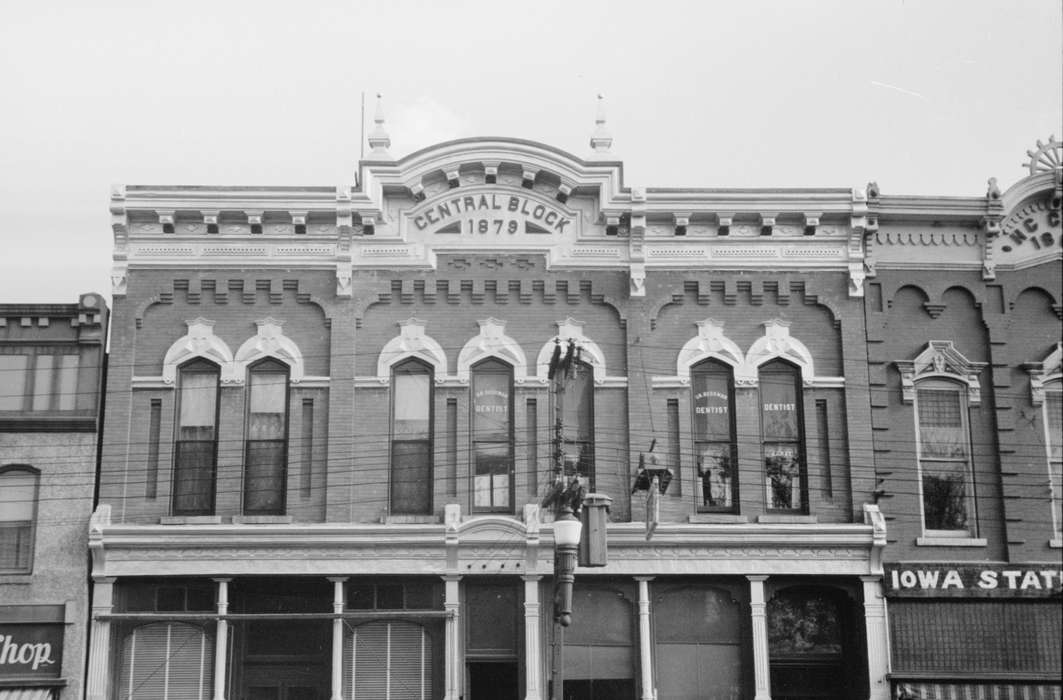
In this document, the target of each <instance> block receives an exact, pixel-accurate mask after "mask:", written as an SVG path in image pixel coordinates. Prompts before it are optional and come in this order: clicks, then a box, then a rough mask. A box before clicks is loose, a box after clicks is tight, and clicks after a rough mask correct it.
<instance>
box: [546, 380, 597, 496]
mask: <svg viewBox="0 0 1063 700" xmlns="http://www.w3.org/2000/svg"><path fill="white" fill-rule="evenodd" d="M553 389H554V391H553V400H554V419H555V421H560V422H561V433H560V438H561V439H560V442H561V444H560V445H559V446H560V448H561V451H562V452H563V453H564V456H565V474H566V475H567V476H575V475H577V474H578V475H579V476H580V477H582V479H583V483H584V485H585V486H586V487H587V489H588V490H590V491H594V370H593V369H592V368H591V366H590V365H589V364H587V363H585V362H573V363H572V365H571V367H569V368H568V369H564V370H560V371H558V373H557V374H556V375H555V376H554V383H553Z"/></svg>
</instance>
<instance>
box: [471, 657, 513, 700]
mask: <svg viewBox="0 0 1063 700" xmlns="http://www.w3.org/2000/svg"><path fill="white" fill-rule="evenodd" d="M468 691H469V692H468V694H467V697H468V700H518V699H519V697H520V679H519V675H518V666H517V662H516V661H470V662H469V688H468Z"/></svg>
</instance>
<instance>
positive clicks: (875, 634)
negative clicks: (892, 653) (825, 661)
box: [860, 576, 890, 700]
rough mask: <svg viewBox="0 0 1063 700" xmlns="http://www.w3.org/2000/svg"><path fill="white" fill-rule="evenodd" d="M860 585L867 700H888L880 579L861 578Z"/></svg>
mask: <svg viewBox="0 0 1063 700" xmlns="http://www.w3.org/2000/svg"><path fill="white" fill-rule="evenodd" d="M860 580H861V581H863V582H864V627H865V629H866V630H867V677H868V684H869V688H870V689H869V692H868V700H889V697H890V684H889V680H887V678H886V674H887V673H889V670H890V667H889V632H888V630H887V628H886V597H885V595H883V591H882V577H880V576H861V577H860Z"/></svg>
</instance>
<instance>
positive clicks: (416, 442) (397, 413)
mask: <svg viewBox="0 0 1063 700" xmlns="http://www.w3.org/2000/svg"><path fill="white" fill-rule="evenodd" d="M432 483H433V481H432V369H431V367H429V366H428V365H426V364H424V363H422V362H419V361H417V360H406V361H405V362H402V363H400V364H397V365H395V367H394V368H393V370H392V373H391V512H392V513H420V514H426V513H431V512H432Z"/></svg>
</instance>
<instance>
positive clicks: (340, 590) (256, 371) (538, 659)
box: [88, 118, 1058, 700]
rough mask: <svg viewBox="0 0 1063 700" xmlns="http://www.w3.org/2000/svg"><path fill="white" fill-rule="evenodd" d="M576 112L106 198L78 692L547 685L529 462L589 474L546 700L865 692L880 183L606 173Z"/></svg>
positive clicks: (875, 637) (883, 665)
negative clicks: (587, 504)
mask: <svg viewBox="0 0 1063 700" xmlns="http://www.w3.org/2000/svg"><path fill="white" fill-rule="evenodd" d="M599 127H600V128H599V131H598V132H596V134H595V136H594V137H592V141H591V143H592V147H593V152H592V154H591V156H590V157H589V158H587V159H579V158H576V157H574V156H572V155H569V154H567V153H564V152H561V151H558V150H556V149H553V148H551V147H548V146H544V145H541V144H537V143H532V142H527V141H520V140H514V139H497V138H492V139H468V140H461V141H454V142H449V143H444V144H440V145H438V146H434V147H431V148H427V149H424V150H422V151H418V152H416V153H413V154H411V155H409V156H406V157H405V158H402V159H401V160H394V159H392V158H391V156H390V154H389V153H388V150H387V148H388V145H389V144H388V139H387V136H386V134H385V133H384V132H383V120H382V119H380V118H378V122H377V130H376V131H375V132H374V133H373V134H372V135H371V136H370V145H372V146H373V152H372V153H371V154H370V158H369V160H367V161H364V162H363V163H362V164H361V165H360V169H359V185H358V186H356V187H339V188H294V187H269V188H253V187H146V186H129V187H124V188H117V189H116V190H115V191H114V193H113V195H112V202H111V210H112V213H113V216H114V222H113V223H114V229H115V271H114V285H115V286H114V294H115V299H114V318H115V323H114V324H113V337H112V360H111V367H112V369H111V371H110V373H109V378H108V415H107V425H106V429H105V433H104V445H103V465H102V472H101V481H100V507H99V508H98V510H97V512H96V514H95V516H94V519H93V523H92V525H91V532H90V547H91V549H92V552H93V580H94V590H95V594H94V608H93V609H94V618H93V638H92V639H93V642H92V654H91V661H90V672H89V682H88V696H89V697H90V698H92V699H93V700H103V699H104V698H107V700H111V699H119V698H120V699H123V700H124V699H126V698H138V697H148V696H150V697H155V696H157V694H158V693H159V692H161V691H159V688H167V689H169V690H168V692H170V693H172V695H171V697H177V696H180V697H185V696H186V695H185V694H188V696H189V697H199V696H204V697H205V696H207V695H211V694H212V695H213V697H214V698H215V700H221V699H222V698H232V699H234V700H236V699H238V698H239V699H241V700H243V699H246V700H260V699H262V698H270V699H275V700H305V699H310V698H313V699H315V700H316V699H324V698H331V699H332V700H339V698H353V697H356V698H364V697H373V698H445V700H458V698H464V700H480V699H481V698H485V697H489V698H496V699H501V700H505V699H507V698H518V697H520V698H526V699H527V700H538V699H540V698H545V697H547V695H548V692H549V685H548V677H549V675H550V671H551V667H552V664H553V659H554V658H555V656H554V655H552V654H551V646H550V645H551V640H552V628H551V624H550V620H551V618H552V604H551V598H552V596H551V589H552V580H551V579H552V565H551V562H552V559H553V532H554V528H553V525H552V523H551V520H552V516H551V514H549V513H547V512H545V511H540V508H539V505H538V504H539V503H540V502H541V501H542V499H543V497H544V495H545V494H546V493H547V491H548V489H549V487H550V485H551V484H552V483H553V479H554V468H555V465H556V464H558V463H559V462H562V463H563V464H564V469H565V471H567V472H568V473H570V474H576V473H578V474H580V475H581V476H582V477H583V478H584V480H585V481H586V482H587V483H588V484H589V486H590V487H591V488H592V489H593V490H594V491H596V492H598V493H603V494H606V495H608V496H610V497H611V498H612V499H613V500H612V509H611V522H610V524H609V527H608V537H609V563H608V565H607V566H605V567H602V568H581V569H580V570H579V572H578V574H577V577H576V580H577V582H576V604H575V622H574V624H573V625H572V627H571V628H569V631H568V633H567V637H566V638H565V643H564V651H565V654H564V659H565V660H564V662H563V666H564V671H565V672H564V676H565V692H566V697H572V698H588V699H589V698H599V699H601V698H643V699H646V700H649V699H651V698H654V697H658V698H660V699H661V700H664V699H665V698H672V699H678V698H705V697H710V698H733V697H743V698H756V699H757V700H764V699H765V698H769V697H774V698H776V699H777V700H782V698H798V697H813V696H814V697H833V698H839V699H842V698H844V699H849V698H855V697H870V698H876V699H885V698H887V697H889V695H890V682H889V679H888V676H887V674H888V671H889V669H888V660H887V659H888V641H887V640H888V637H887V631H886V609H885V604H884V599H883V587H882V567H881V560H882V554H883V550H884V548H885V545H886V528H885V522H884V520H883V519H882V517H881V515H880V514H879V512H878V509H877V507H876V506H874V505H873V504H872V502H873V501H874V499H875V491H876V488H877V483H876V474H875V467H874V461H873V460H874V455H875V453H874V450H873V448H874V447H875V446H876V443H875V442H874V441H873V436H872V428H873V423H872V401H871V398H870V393H869V392H870V389H871V386H870V385H869V374H868V364H867V358H868V356H867V349H866V342H865V341H866V337H865V302H864V299H863V298H862V296H863V293H864V289H865V286H864V281H865V272H866V267H865V260H866V255H865V253H866V236H867V235H868V234H869V233H870V232H872V231H873V228H874V226H873V224H874V213H873V208H874V207H875V206H878V202H876V201H871V202H869V201H868V199H867V197H866V195H865V193H864V192H863V191H853V190H850V189H799V190H798V189H795V190H777V189H772V190H706V189H697V190H695V189H653V188H650V189H641V188H631V187H628V186H626V185H625V184H624V183H623V179H622V170H621V165H620V163H619V162H616V161H614V160H612V159H611V158H612V157H611V155H610V154H609V143H610V141H611V139H609V137H608V134H607V133H605V130H604V120H600V123H599ZM935 201H936V200H935ZM946 208H947V207H946ZM880 216H882V217H884V216H885V214H884V213H883V214H880ZM1057 258H1058V256H1057ZM1057 267H1058V265H1057ZM878 274H879V275H880V276H881V275H884V274H887V273H886V271H885V268H884V267H880V269H879V271H878ZM876 284H881V281H878V282H876ZM1055 299H1058V294H1057V296H1056V297H1055ZM872 309H874V307H872ZM876 313H877V312H876ZM570 341H571V343H570ZM555 347H557V348H560V349H561V350H562V352H565V351H567V349H568V348H569V347H571V348H572V349H573V352H574V357H573V363H572V364H573V365H574V366H575V367H576V368H577V369H576V370H575V371H574V372H572V373H562V374H561V375H560V377H561V378H555V379H551V378H550V376H549V375H550V369H549V368H550V366H551V359H552V356H553V353H554V349H555ZM898 359H904V358H898ZM1031 359H1034V358H1031ZM562 387H563V392H562V391H561V390H560V389H561V388H562ZM558 415H560V416H562V417H563V420H562V421H561V429H560V431H556V430H555V418H556V416H558ZM558 448H560V451H561V453H562V454H561V458H560V459H559V458H558V456H557V454H556V451H557V450H558ZM651 449H652V453H651ZM648 453H650V454H651V459H647V460H646V461H647V463H648V462H650V461H652V458H653V457H656V458H659V459H660V460H661V461H663V463H664V464H666V465H667V466H668V467H670V468H671V470H672V476H673V478H672V481H671V485H670V487H669V488H668V490H667V493H666V494H664V495H663V496H662V497H661V498H660V499H659V501H660V502H659V505H658V506H657V508H659V513H660V515H659V524H657V527H656V529H655V531H654V532H653V534H652V538H650V537H649V536H648V535H647V534H646V531H647V526H646V524H645V521H646V520H647V509H648V505H649V502H648V499H647V497H646V494H645V492H636V493H635V494H634V495H632V486H633V484H634V483H635V481H636V471H637V468H638V465H639V462H640V455H641V456H642V457H643V458H645V456H646V454H648ZM653 510H654V509H651V511H650V512H651V513H652V512H653ZM651 519H652V517H651Z"/></svg>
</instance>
